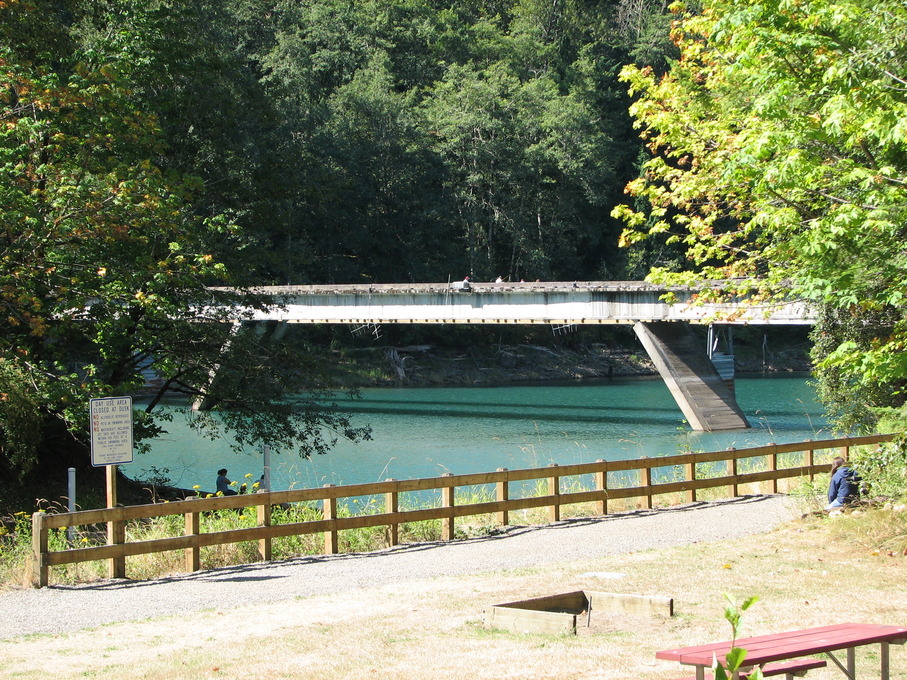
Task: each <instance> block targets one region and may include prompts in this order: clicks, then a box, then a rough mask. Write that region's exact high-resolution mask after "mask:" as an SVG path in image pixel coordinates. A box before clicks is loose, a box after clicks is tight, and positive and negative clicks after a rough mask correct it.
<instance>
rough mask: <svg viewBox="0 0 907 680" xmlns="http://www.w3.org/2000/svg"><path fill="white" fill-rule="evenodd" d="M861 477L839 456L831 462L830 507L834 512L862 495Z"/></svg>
mask: <svg viewBox="0 0 907 680" xmlns="http://www.w3.org/2000/svg"><path fill="white" fill-rule="evenodd" d="M859 483H860V476H859V475H858V474H857V473H856V472H854V471H853V470H852V469H851V468H850V466H849V465H848V464H847V462H846V461H845V460H844V459H843V458H841V457H840V456H838V457H837V458H835V459H834V460H833V461H832V462H831V482H829V484H828V505H827V506H825V509H826V510H834V509H835V508H840V507H843V506H845V505H849V504H850V503H852V502H853V501H855V500H856V499H857V498H858V497H859V495H860V486H859Z"/></svg>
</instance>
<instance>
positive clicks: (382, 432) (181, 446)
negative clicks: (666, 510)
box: [123, 374, 830, 490]
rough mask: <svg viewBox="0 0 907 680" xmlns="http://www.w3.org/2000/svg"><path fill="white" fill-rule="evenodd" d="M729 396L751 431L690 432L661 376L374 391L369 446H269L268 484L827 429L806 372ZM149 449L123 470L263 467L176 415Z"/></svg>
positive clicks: (723, 442) (575, 459) (185, 483)
mask: <svg viewBox="0 0 907 680" xmlns="http://www.w3.org/2000/svg"><path fill="white" fill-rule="evenodd" d="M736 387H737V400H738V403H739V404H740V406H741V408H742V409H743V411H744V413H745V414H746V416H747V418H748V419H749V421H750V424H751V425H752V428H751V429H748V430H735V431H731V432H717V433H704V432H698V433H697V432H692V431H691V430H690V429H689V426H687V425H686V424H685V423H684V421H683V415H682V414H681V412H680V409H679V408H678V407H677V405H676V404H675V402H674V400H673V398H672V397H671V394H670V392H669V391H668V388H667V386H665V384H664V383H663V382H662V381H661V380H660V379H659V378H657V377H656V378H619V379H611V380H606V381H600V382H584V383H570V384H557V385H553V384H535V385H523V384H521V385H508V386H497V387H444V388H376V389H366V390H363V391H362V399H360V400H358V401H355V402H346V401H344V402H342V403H343V404H344V406H347V405H349V410H350V411H351V412H352V414H353V417H354V424H355V425H365V424H368V425H370V426H371V427H372V437H373V440H372V441H368V442H363V443H361V444H349V443H346V442H341V443H339V444H338V446H337V447H336V448H335V449H334V450H333V451H332V452H331V453H330V454H327V455H323V456H314V457H313V458H312V459H310V460H306V459H303V458H300V457H299V455H298V454H297V452H296V451H276V450H272V452H271V478H272V479H271V486H272V488H273V489H274V490H282V489H289V488H306V487H315V486H321V485H323V484H326V483H333V484H355V483H365V482H375V481H380V480H384V479H387V478H390V477H394V478H397V479H412V478H418V477H434V476H437V475H440V474H442V473H444V472H452V473H454V474H464V473H471V472H485V471H491V470H495V469H496V468H499V467H506V468H509V469H519V468H535V467H543V466H545V465H548V464H549V463H558V464H561V465H566V464H570V463H583V462H593V461H595V460H598V459H606V460H619V459H627V458H638V457H642V456H664V455H672V454H676V453H681V452H685V451H690V450H692V451H714V450H721V449H725V448H728V447H731V446H733V447H736V448H744V447H747V446H759V445H762V444H767V443H770V442H776V443H787V442H795V441H803V440H806V439H821V438H826V437H828V436H830V434H829V432H828V430H827V425H826V422H825V420H824V419H823V417H822V407H821V405H820V404H818V403H817V402H816V399H815V391H814V389H813V388H812V386H811V385H810V383H809V379H808V376H807V375H804V374H781V375H768V376H754V377H742V378H741V377H739V376H738V379H737V382H736ZM167 428H168V430H169V433H168V434H167V435H165V436H163V437H162V438H160V439H159V440H157V441H155V442H154V444H153V447H152V451H151V453H148V454H137V455H136V457H135V462H134V463H132V464H130V465H125V466H123V472H124V473H126V474H127V475H130V476H132V477H137V478H142V477H143V476H147V473H146V472H144V471H147V470H151V469H152V468H157V469H159V470H163V469H167V470H168V471H169V472H168V473H167V474H168V476H169V477H170V478H171V480H172V482H173V483H174V484H175V485H178V486H181V487H187V488H188V487H191V486H193V485H195V484H200V485H201V486H202V488H203V489H208V488H213V486H214V479H215V477H216V471H217V469H218V468H221V467H226V468H227V469H228V470H229V476H230V478H231V479H240V480H242V479H243V476H244V475H245V474H247V473H248V474H250V475H253V476H254V478H255V479H257V478H258V477H259V475H261V472H262V452H261V450H257V449H256V450H248V451H245V452H242V453H235V452H233V451H232V450H231V449H230V448H229V446H228V443H227V442H224V441H209V440H207V439H204V438H202V437H199V436H198V435H196V434H195V433H194V432H192V431H191V430H190V429H189V427H188V426H187V425H186V419H185V417H184V416H182V415H180V414H177V415H176V417H175V419H174V421H173V422H172V423H169V424H167Z"/></svg>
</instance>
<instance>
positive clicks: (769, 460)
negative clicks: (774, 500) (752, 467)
mask: <svg viewBox="0 0 907 680" xmlns="http://www.w3.org/2000/svg"><path fill="white" fill-rule="evenodd" d="M772 446H774V443H773V444H772ZM765 458H766V461H765V465H766V467H767V468H768V470H769V471H770V472H774V471H775V470H777V469H778V452H777V451H772V452H771V453H770V454H768V455H767V456H766V457H765ZM771 484H772V486H771V489H772V493H778V479H777V478H773V479H772V481H771Z"/></svg>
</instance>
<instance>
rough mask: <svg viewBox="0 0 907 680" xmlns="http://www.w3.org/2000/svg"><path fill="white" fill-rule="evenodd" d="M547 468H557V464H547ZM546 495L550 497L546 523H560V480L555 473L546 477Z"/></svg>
mask: <svg viewBox="0 0 907 680" xmlns="http://www.w3.org/2000/svg"><path fill="white" fill-rule="evenodd" d="M548 467H549V468H552V469H553V468H557V463H548ZM548 495H549V496H551V505H549V506H548V521H549V522H560V521H561V478H560V476H558V474H557V472H553V473H552V474H551V475H549V476H548Z"/></svg>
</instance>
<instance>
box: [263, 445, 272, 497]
mask: <svg viewBox="0 0 907 680" xmlns="http://www.w3.org/2000/svg"><path fill="white" fill-rule="evenodd" d="M262 449H263V453H264V459H265V460H264V463H265V469H264V478H265V479H264V482H263V483H262V486H263V487H264V488H265V489H267V490H268V491H270V490H271V447H270V446H269V445H268V444H265V445H264V446H263V447H262Z"/></svg>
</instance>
